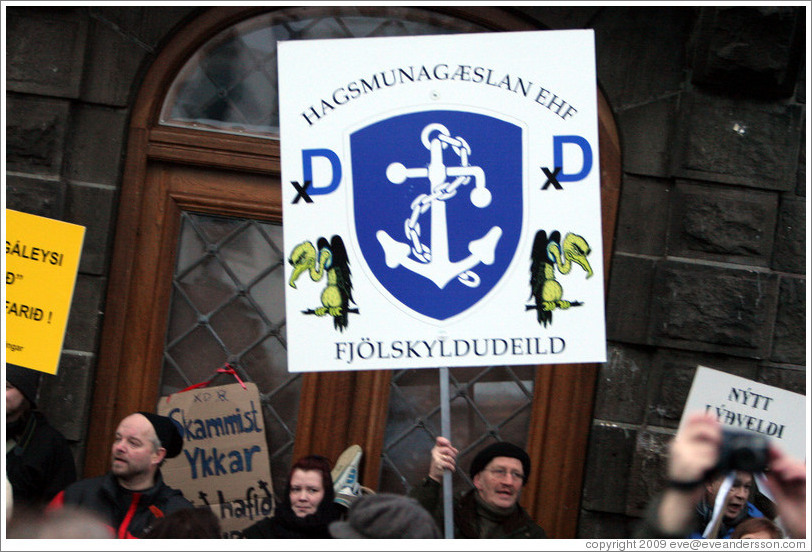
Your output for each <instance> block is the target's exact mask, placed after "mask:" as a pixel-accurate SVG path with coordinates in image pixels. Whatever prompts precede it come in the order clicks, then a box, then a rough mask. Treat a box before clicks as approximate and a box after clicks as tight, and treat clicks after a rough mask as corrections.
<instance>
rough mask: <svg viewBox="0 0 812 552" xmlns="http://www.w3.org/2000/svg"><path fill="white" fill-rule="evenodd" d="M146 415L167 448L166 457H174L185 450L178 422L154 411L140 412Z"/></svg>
mask: <svg viewBox="0 0 812 552" xmlns="http://www.w3.org/2000/svg"><path fill="white" fill-rule="evenodd" d="M139 414H141V415H142V416H144V417H145V418H146V419H147V420H149V423H151V424H152V427H154V428H155V434H156V435H157V436H158V440H159V441H160V442H161V446H162V447H163V448H165V449H166V457H167V458H174V457H175V456H177V455H178V454H180V451H182V450H183V437H182V435H181V432H180V427H179V426H178V424H177V422H175V421H174V420H172V419H171V418H167V417H166V416H161V415H159V414H153V413H152V412H139Z"/></svg>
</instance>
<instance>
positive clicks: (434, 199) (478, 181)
mask: <svg viewBox="0 0 812 552" xmlns="http://www.w3.org/2000/svg"><path fill="white" fill-rule="evenodd" d="M434 132H436V133H437V134H436V135H435V136H434V137H432V136H431V135H432V133H434ZM420 138H421V141H422V142H423V145H424V146H425V147H426V149H428V150H429V151H430V161H429V164H428V166H427V167H418V168H407V167H405V166H404V165H403V164H402V163H392V164H390V165H389V166H388V167H387V169H386V178H387V179H388V180H389V181H390V182H392V183H393V184H402V183H403V182H405V181H406V179H407V178H426V177H428V179H429V184H430V190H431V193H430V194H421V195H419V196H418V197H417V198H416V199H415V200H414V201H413V202H412V215H411V217H409V218H408V219H406V221H405V222H404V227H405V232H406V237H407V238H408V239H409V241H410V242H411V244H409V243H403V242H399V241H397V240H395V239H394V238H392V237H391V236H389V234H387V233H386V232H385V231H384V230H378V232H377V233H376V234H375V236H376V238H377V239H378V243H380V244H381V247H382V248H383V251H384V257H385V261H386V266H388V267H389V268H397V267H398V266H403V267H404V268H406V269H408V270H410V271H412V272H414V273H415V274H419V275H420V276H423V277H425V278H427V279H428V280H430V281H432V282H434V284H436V285H437V287H439V288H440V289H443V288H445V286H446V285H448V283H449V282H450V281H451V280H453V279H454V278H457V279H458V280H459V281H460V282H461V283H463V284H465V285H467V286H469V287H477V286H478V285H479V283H480V278H479V276H478V275H477V274H476V273H475V272H473V271H472V270H471V269H472V268H474V267H475V266H477V265H478V264H480V263H484V264H487V265H491V264H493V262H494V259H495V253H496V245H497V243H498V242H499V239H500V238H501V237H502V229H501V228H500V227H499V226H493V227H492V228H491V229H490V230H488V232H487V233H486V234H485V235H484V236H482V237H481V238H479V239H476V240H473V241H471V242H469V243H468V251H469V252H470V255H469V256H468V257H466V258H465V259H462V260H460V261H456V262H451V260H450V259H449V257H448V225H447V221H446V206H445V202H446V201H448V200H449V199H451V198H452V197H454V196H455V195H456V193H457V188H459V187H460V186H463V185H465V184H467V183H468V182H470V180H471V177H473V178H474V180H475V183H474V189H473V190H471V196H470V199H471V203H472V204H473V205H474V206H475V207H478V208H480V209H483V208H485V207H487V206H488V205H490V203H491V192H490V190H488V189H487V188H486V187H485V172H484V171H483V170H482V168H481V167H477V166H472V165H469V164H468V155H469V154H470V153H471V150H470V147H469V146H468V144H467V143H466V142H465V140H463V139H462V138H461V137H451V135H450V133H449V132H448V129H447V128H446V127H445V126H443V125H441V124H439V123H432V124H429V125H426V127H425V128H424V129H423V131H422V133H421V135H420ZM449 146H451V147H452V148H453V150H454V152H455V153H456V154H457V155H459V156H460V166H457V167H446V166H445V164H444V163H443V149H445V148H447V147H449ZM449 177H452V178H454V180H453V181H452V182H448V179H449ZM428 210H431V247H430V248H429V247H428V246H426V245H425V244H423V243H421V241H420V224H419V222H418V218H419V217H420V215H421V214H423V213H425V212H426V211H428ZM410 254H414V256H415V257H416V259H417V260H415V259H413V258H411V257H410Z"/></svg>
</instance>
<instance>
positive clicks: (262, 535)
mask: <svg viewBox="0 0 812 552" xmlns="http://www.w3.org/2000/svg"><path fill="white" fill-rule="evenodd" d="M341 513H342V510H341V509H340V507H339V506H338V504H336V503H335V491H334V489H333V478H332V475H331V474H330V461H329V460H327V458H325V457H324V456H319V455H310V456H305V457H303V458H301V459H299V460H298V461H297V462H296V463H295V464H293V467H292V468H291V470H290V474H289V476H288V482H287V488H286V489H285V492H284V493H283V495H282V500H281V503H280V504H277V506H276V510H275V512H274V515H273V516H272V517H268V518H265V519H262V520H260V521H258V522H257V523H255V524H253V525H251V526H250V527H248V528H246V529H245V530H243V533H242V534H243V537H245V538H246V539H329V538H332V536H331V535H330V530H329V526H330V524H331V523H332V522H334V521H337V520H338V519H339V518H340V517H341Z"/></svg>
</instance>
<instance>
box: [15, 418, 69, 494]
mask: <svg viewBox="0 0 812 552" xmlns="http://www.w3.org/2000/svg"><path fill="white" fill-rule="evenodd" d="M6 430H7V432H8V435H9V436H10V437H13V438H14V440H15V441H16V444H15V445H14V446H13V447H12V448H11V449H10V450H8V452H6V475H7V477H8V480H9V482H10V483H11V488H12V492H13V493H14V502H15V503H16V504H19V505H21V506H27V507H32V508H40V507H42V506H45V505H46V504H47V503H48V502H50V500H51V499H52V498H53V497H54V496H56V494H57V493H58V492H59V491H61V490H63V489H64V488H65V487H67V486H68V485H70V484H71V483H73V482H74V481H76V467H75V465H74V462H73V454H72V453H71V450H70V447H69V446H68V442H67V441H66V440H65V437H63V436H62V434H61V433H59V432H58V431H57V430H56V429H54V428H53V427H51V426H50V425H49V424H48V421H47V420H46V419H45V416H43V415H42V414H41V413H39V412H36V411H34V412H31V413H30V415H29V416H27V417H26V418H25V419H24V420H19V421H18V422H17V423H13V424H9V425H7V426H6Z"/></svg>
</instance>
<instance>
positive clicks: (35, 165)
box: [4, 7, 194, 472]
mask: <svg viewBox="0 0 812 552" xmlns="http://www.w3.org/2000/svg"><path fill="white" fill-rule="evenodd" d="M193 12H194V9H193V8H188V7H171V8H155V7H153V8H141V7H72V8H60V7H47V8H45V7H42V8H39V7H9V8H8V9H7V11H6V16H7V23H6V25H7V27H6V28H7V37H4V40H6V59H7V67H6V98H5V102H6V104H5V109H6V121H7V122H6V144H5V147H6V175H5V176H6V207H7V208H9V209H15V210H18V211H24V212H27V213H31V214H34V215H40V216H43V217H48V218H53V219H57V220H64V221H67V222H71V223H75V224H80V225H82V226H85V228H86V229H85V240H84V246H83V249H82V257H81V261H80V266H79V275H78V278H77V282H76V287H75V290H74V294H73V302H72V305H71V312H70V316H69V320H68V327H67V332H66V335H65V341H64V344H63V350H62V356H61V359H60V363H59V369H58V372H57V375H56V376H44V377H43V382H42V384H41V385H40V390H39V404H40V405H41V408H42V409H43V411H44V412H45V413H46V415H47V416H48V418H49V419H50V420H51V421H52V423H53V424H54V425H55V426H56V427H57V428H58V429H59V430H61V431H62V433H63V434H64V435H65V437H66V438H67V439H68V440H69V441H70V442H71V444H72V446H73V449H74V453H75V456H76V460H77V466H78V467H79V470H80V472H81V468H82V464H83V459H84V452H85V451H84V442H85V437H86V431H87V425H88V416H89V410H90V403H91V397H92V385H93V377H94V371H95V366H96V356H97V354H98V350H99V335H100V331H101V327H102V319H103V316H104V312H103V309H104V303H105V299H106V288H107V279H108V276H109V268H108V267H109V264H110V254H111V248H112V240H113V237H114V232H115V222H116V212H117V209H118V204H117V201H118V193H117V192H118V187H119V185H120V183H121V178H122V170H123V161H124V155H125V151H126V137H127V125H128V120H129V113H130V109H131V106H132V102H133V99H134V97H135V94H136V93H137V90H138V85H139V78H140V77H141V75H143V73H144V71H145V70H146V66H147V64H148V63H149V62H150V61H151V59H153V58H154V56H155V54H156V52H157V51H158V49H159V48H160V44H161V42H162V41H164V40H165V39H166V38H167V36H168V33H169V32H170V31H171V30H172V29H173V28H174V27H175V26H176V25H178V24H180V23H181V22H182V21H183V20H184V19H185V18H186V17H188V16H189V15H191V14H192V13H193Z"/></svg>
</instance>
